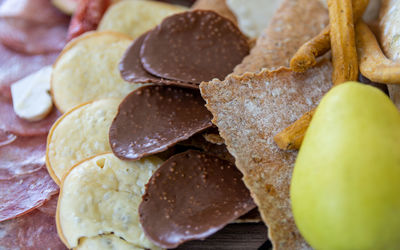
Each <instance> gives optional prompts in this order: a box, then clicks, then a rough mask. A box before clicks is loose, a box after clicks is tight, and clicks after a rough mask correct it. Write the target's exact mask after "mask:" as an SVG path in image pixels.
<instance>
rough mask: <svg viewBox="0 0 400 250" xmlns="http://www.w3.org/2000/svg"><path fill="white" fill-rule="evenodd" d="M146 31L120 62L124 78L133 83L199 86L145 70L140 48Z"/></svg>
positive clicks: (120, 69)
mask: <svg viewBox="0 0 400 250" xmlns="http://www.w3.org/2000/svg"><path fill="white" fill-rule="evenodd" d="M147 34H148V32H147V33H145V34H143V35H141V36H140V37H138V38H137V39H136V40H135V41H134V42H133V43H132V45H131V46H130V47H129V48H128V49H127V51H126V52H125V54H124V56H123V57H122V60H121V62H120V64H119V71H120V73H121V76H122V78H123V79H124V80H125V81H128V82H132V83H154V84H161V85H164V84H165V85H177V86H183V87H189V88H198V87H199V86H198V85H197V84H191V83H184V82H180V81H175V80H168V79H162V78H160V77H156V76H153V75H152V74H150V73H148V72H147V71H146V70H144V68H143V66H142V62H141V61H140V48H141V47H142V43H143V40H144V39H145V37H146V35H147Z"/></svg>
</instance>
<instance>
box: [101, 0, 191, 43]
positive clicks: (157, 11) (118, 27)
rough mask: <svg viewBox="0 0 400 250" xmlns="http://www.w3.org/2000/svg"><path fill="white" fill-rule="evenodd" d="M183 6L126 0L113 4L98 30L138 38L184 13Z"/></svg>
mask: <svg viewBox="0 0 400 250" xmlns="http://www.w3.org/2000/svg"><path fill="white" fill-rule="evenodd" d="M185 10H187V8H185V7H183V6H178V5H173V4H168V3H161V2H155V1H142V0H135V1H132V0H129V1H128V0H125V1H121V2H118V3H116V4H113V5H112V6H111V7H110V8H109V9H108V10H107V11H106V13H105V14H104V16H103V18H102V19H101V22H100V24H99V27H98V28H97V29H98V30H101V31H104V30H112V31H117V32H121V33H124V34H127V35H129V36H130V37H132V38H134V39H135V38H137V37H139V36H140V35H141V34H143V33H144V32H146V31H148V30H150V29H152V28H154V27H155V26H156V25H157V24H159V23H160V22H161V21H162V20H163V19H164V18H165V17H167V16H169V15H172V14H176V13H179V12H183V11H185Z"/></svg>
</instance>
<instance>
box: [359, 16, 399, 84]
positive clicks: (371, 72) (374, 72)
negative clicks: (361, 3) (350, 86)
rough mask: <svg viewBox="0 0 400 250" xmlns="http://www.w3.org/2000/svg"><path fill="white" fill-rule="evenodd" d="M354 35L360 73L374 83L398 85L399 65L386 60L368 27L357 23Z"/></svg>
mask: <svg viewBox="0 0 400 250" xmlns="http://www.w3.org/2000/svg"><path fill="white" fill-rule="evenodd" d="M356 34H357V50H358V60H359V64H360V71H361V73H362V74H363V75H364V76H365V77H367V78H368V79H369V80H371V81H374V82H378V83H386V84H400V63H396V62H394V61H392V60H389V59H388V58H386V56H385V55H384V54H383V52H382V50H381V48H380V47H379V44H378V41H377V40H376V38H375V36H374V34H373V33H372V31H371V30H370V28H369V27H368V25H367V24H365V23H364V22H363V21H360V22H358V23H357V26H356Z"/></svg>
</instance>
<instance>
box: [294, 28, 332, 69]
mask: <svg viewBox="0 0 400 250" xmlns="http://www.w3.org/2000/svg"><path fill="white" fill-rule="evenodd" d="M330 31H331V29H330V27H329V26H327V27H325V29H323V30H322V31H321V32H320V33H319V34H318V35H317V36H315V37H314V38H313V39H311V40H310V41H308V42H306V43H305V44H303V45H302V46H301V47H300V49H299V50H298V51H297V52H296V54H295V55H294V56H293V57H292V59H291V60H290V68H291V69H292V70H293V71H296V72H305V71H306V70H307V69H309V68H311V67H313V66H314V65H315V64H317V57H319V56H322V55H323V54H325V53H326V52H328V51H329V50H330V49H331V40H330V34H329V33H330Z"/></svg>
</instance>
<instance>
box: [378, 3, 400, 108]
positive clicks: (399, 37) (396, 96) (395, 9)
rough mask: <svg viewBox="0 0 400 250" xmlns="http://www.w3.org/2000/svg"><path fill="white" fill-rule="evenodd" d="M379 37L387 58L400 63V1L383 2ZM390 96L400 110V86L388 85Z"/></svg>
mask: <svg viewBox="0 0 400 250" xmlns="http://www.w3.org/2000/svg"><path fill="white" fill-rule="evenodd" d="M379 37H380V41H381V46H382V49H383V51H384V52H385V54H386V56H388V57H389V58H390V59H392V60H394V61H398V62H400V1H398V0H383V1H382V8H381V12H380V16H379ZM388 90H389V95H390V98H391V99H392V101H393V102H394V104H396V106H397V108H398V109H400V86H399V85H388Z"/></svg>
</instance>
